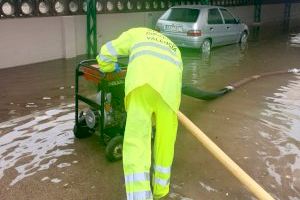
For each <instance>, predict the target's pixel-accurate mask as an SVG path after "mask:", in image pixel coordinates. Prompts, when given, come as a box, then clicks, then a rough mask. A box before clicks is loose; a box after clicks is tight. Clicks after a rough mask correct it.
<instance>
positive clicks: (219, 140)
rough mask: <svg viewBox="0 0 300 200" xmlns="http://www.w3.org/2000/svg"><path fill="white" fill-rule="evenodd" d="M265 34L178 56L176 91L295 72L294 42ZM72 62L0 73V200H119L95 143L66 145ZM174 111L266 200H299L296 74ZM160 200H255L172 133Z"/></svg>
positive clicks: (119, 177)
mask: <svg viewBox="0 0 300 200" xmlns="http://www.w3.org/2000/svg"><path fill="white" fill-rule="evenodd" d="M269 33H270V30H269V29H261V30H260V32H259V35H258V37H257V38H253V37H251V38H250V40H249V42H248V45H247V46H244V47H240V46H239V45H230V46H225V47H221V48H216V49H213V50H212V52H211V54H210V55H203V54H201V53H199V52H198V51H195V50H191V49H183V50H182V54H183V60H184V74H183V82H184V83H185V84H191V85H193V86H196V87H198V88H201V89H204V90H210V91H214V90H218V89H221V88H223V87H224V86H226V85H230V84H232V83H235V82H237V81H240V80H242V79H244V78H247V77H250V76H253V75H259V74H261V73H265V72H274V71H279V70H288V69H292V68H300V47H299V45H298V44H297V43H295V41H296V42H297V32H290V33H281V32H279V31H277V32H276V34H274V31H273V32H272V34H269ZM295 37H296V39H295ZM291 41H292V42H293V44H292V43H291ZM78 60H80V58H78V59H77V60H67V61H66V60H56V61H51V62H47V63H40V64H35V65H30V66H23V67H16V68H11V69H3V70H0V75H1V77H2V78H1V79H0V84H1V93H0V99H1V101H0V199H1V200H2V199H4V200H8V199H13V200H18V199H22V200H25V199H36V200H40V199H64V200H65V199H78V200H82V199H98V200H99V199H101V200H102V199H103V200H119V199H125V189H124V181H123V174H122V163H121V162H116V163H110V162H108V161H106V159H105V156H104V152H105V147H104V146H103V145H102V144H100V142H99V136H98V135H93V136H92V137H90V138H87V139H82V140H79V139H75V138H74V136H73V133H72V129H73V125H74V104H73V95H74V92H73V91H74V77H73V75H74V66H75V63H76V62H77V61H78ZM181 111H182V112H183V113H184V114H185V115H186V116H188V117H189V118H190V119H191V120H192V121H193V122H194V123H195V124H196V125H197V126H198V127H199V128H200V129H201V130H202V131H203V132H204V133H206V134H207V136H208V137H210V138H211V139H212V140H213V141H214V142H215V143H216V144H217V145H218V146H219V147H220V148H221V149H222V150H223V151H224V152H225V153H227V154H228V155H229V156H230V157H231V158H232V159H233V160H234V161H235V162H236V163H237V164H238V165H240V166H241V168H243V169H244V170H245V171H246V172H247V173H248V174H249V175H250V176H251V177H252V178H253V179H254V180H255V181H257V182H258V183H259V184H260V185H261V186H262V187H263V188H264V189H265V190H266V191H268V192H269V193H270V194H271V195H272V196H273V197H274V198H275V199H281V200H299V199H300V135H299V134H300V74H299V73H298V74H297V73H289V74H280V75H274V76H268V77H264V78H260V79H257V80H254V81H252V82H249V83H248V84H245V85H243V86H242V87H240V88H238V89H236V90H235V91H233V92H231V93H229V94H227V95H225V96H224V97H221V98H219V99H216V100H213V101H201V100H197V99H193V98H191V97H187V96H183V98H182V103H181ZM168 199H175V200H208V199H209V200H223V199H228V200H241V199H243V200H248V199H249V200H250V199H251V200H252V199H255V197H254V196H253V195H252V194H251V193H250V192H248V191H247V189H246V188H245V187H244V186H243V185H242V184H241V183H240V182H239V181H238V180H237V179H236V178H235V177H233V176H232V175H231V174H230V173H229V172H228V171H227V170H226V169H225V168H224V167H223V166H222V165H221V164H220V163H219V162H218V161H217V160H216V159H215V158H214V157H212V156H211V155H210V153H208V151H207V150H206V149H204V148H203V146H202V145H201V144H200V143H199V142H197V141H196V140H195V139H194V138H193V136H191V134H189V133H188V131H187V130H186V129H185V128H184V127H182V126H180V127H179V130H178V137H177V143H176V149H175V159H174V164H173V168H172V179H171V191H170V194H169V197H168Z"/></svg>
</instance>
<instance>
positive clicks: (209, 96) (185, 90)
mask: <svg viewBox="0 0 300 200" xmlns="http://www.w3.org/2000/svg"><path fill="white" fill-rule="evenodd" d="M286 73H294V74H296V73H300V69H297V68H293V69H288V70H281V71H275V72H266V73H262V74H259V75H253V76H250V77H248V78H244V79H242V80H240V81H238V82H235V83H232V84H229V85H228V86H226V87H224V88H222V89H220V90H217V91H214V92H213V91H204V90H201V89H199V88H196V87H193V86H191V85H183V86H182V90H181V91H182V94H184V95H187V96H190V97H194V98H196V99H201V100H213V99H216V98H218V97H221V96H224V95H225V94H227V93H228V92H230V91H232V90H235V89H236V88H238V87H241V86H242V85H245V84H246V83H249V82H250V81H253V80H256V79H259V78H263V77H266V76H272V75H278V74H286Z"/></svg>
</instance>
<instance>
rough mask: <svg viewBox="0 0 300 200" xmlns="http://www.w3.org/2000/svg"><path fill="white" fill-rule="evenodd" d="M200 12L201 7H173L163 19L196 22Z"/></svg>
mask: <svg viewBox="0 0 300 200" xmlns="http://www.w3.org/2000/svg"><path fill="white" fill-rule="evenodd" d="M199 13H200V10H199V9H190V8H171V10H170V11H169V12H168V13H167V14H166V15H164V16H163V17H162V19H164V20H169V21H178V22H196V21H197V19H198V16H199Z"/></svg>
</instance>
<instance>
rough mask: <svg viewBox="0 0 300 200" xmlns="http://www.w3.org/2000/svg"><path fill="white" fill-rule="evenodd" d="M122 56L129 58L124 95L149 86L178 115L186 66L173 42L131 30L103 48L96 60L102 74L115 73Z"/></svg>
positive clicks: (149, 31)
mask: <svg viewBox="0 0 300 200" xmlns="http://www.w3.org/2000/svg"><path fill="white" fill-rule="evenodd" d="M119 56H129V63H128V67H127V74H126V78H125V96H127V95H128V94H129V93H130V92H131V91H132V90H134V89H135V88H137V87H139V86H142V85H145V84H149V85H150V86H151V87H152V88H153V89H155V90H156V91H157V92H158V93H159V94H160V95H161V97H162V98H163V99H164V101H165V102H166V103H167V104H168V105H169V106H170V107H171V108H172V109H173V110H174V111H175V112H177V111H178V109H179V104H180V98H181V84H182V68H183V65H182V60H181V53H180V51H179V49H178V47H177V46H176V45H175V44H174V43H173V42H172V41H171V40H169V39H168V38H167V37H165V36H164V35H162V34H160V33H159V32H157V31H154V30H151V29H148V28H132V29H129V30H128V31H126V32H124V33H122V34H121V35H120V36H119V37H118V38H117V39H115V40H112V41H110V42H108V43H106V44H105V45H103V46H102V47H101V50H100V53H99V55H98V56H97V58H96V59H97V61H98V64H99V66H100V69H101V70H102V71H104V72H112V71H114V70H115V63H116V62H117V61H118V57H119ZM125 107H127V105H126V98H125Z"/></svg>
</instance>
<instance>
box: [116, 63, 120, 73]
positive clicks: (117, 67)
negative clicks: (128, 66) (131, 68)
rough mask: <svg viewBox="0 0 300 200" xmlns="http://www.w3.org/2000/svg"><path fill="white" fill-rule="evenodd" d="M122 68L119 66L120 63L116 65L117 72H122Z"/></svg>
mask: <svg viewBox="0 0 300 200" xmlns="http://www.w3.org/2000/svg"><path fill="white" fill-rule="evenodd" d="M120 71H121V68H120V66H119V63H115V72H120Z"/></svg>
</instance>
